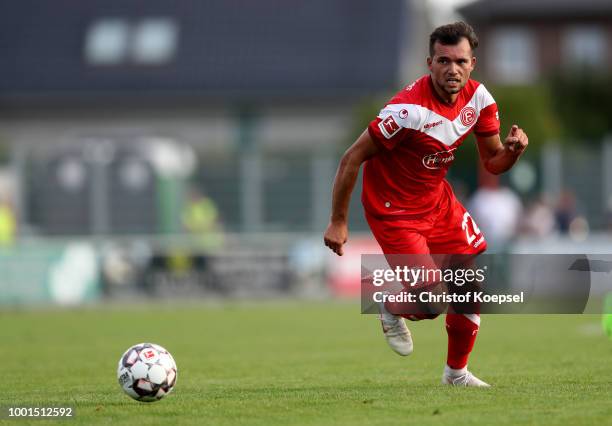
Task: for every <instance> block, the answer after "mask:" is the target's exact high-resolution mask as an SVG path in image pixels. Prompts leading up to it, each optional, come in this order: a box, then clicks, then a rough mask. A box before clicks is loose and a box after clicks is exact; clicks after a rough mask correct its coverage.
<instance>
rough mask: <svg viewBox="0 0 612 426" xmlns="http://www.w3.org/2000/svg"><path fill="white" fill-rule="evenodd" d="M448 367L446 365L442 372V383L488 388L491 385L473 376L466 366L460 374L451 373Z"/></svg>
mask: <svg viewBox="0 0 612 426" xmlns="http://www.w3.org/2000/svg"><path fill="white" fill-rule="evenodd" d="M449 370H450V368H448V367H446V368H445V369H444V374H442V384H443V385H449V386H470V387H478V388H490V387H491V385H490V384H488V383H486V382H483V381H482V380H480V379H479V378H478V377H476V376H474V375H473V374H472V373H470V372H469V371H468V370H467V368H465V369H464V371H463V372H461V373H460V374H456V373H455V374H453V373H451V372H450V371H449Z"/></svg>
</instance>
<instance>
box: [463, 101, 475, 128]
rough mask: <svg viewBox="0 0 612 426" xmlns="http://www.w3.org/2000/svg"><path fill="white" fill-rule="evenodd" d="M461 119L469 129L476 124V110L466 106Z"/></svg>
mask: <svg viewBox="0 0 612 426" xmlns="http://www.w3.org/2000/svg"><path fill="white" fill-rule="evenodd" d="M460 118H461V123H462V124H463V125H464V126H466V127H469V126H471V125H472V124H474V121H476V110H475V109H474V108H472V107H469V106H466V107H465V108H463V109H462V110H461V113H460Z"/></svg>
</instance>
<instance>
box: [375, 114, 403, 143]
mask: <svg viewBox="0 0 612 426" xmlns="http://www.w3.org/2000/svg"><path fill="white" fill-rule="evenodd" d="M378 128H379V129H380V131H381V132H382V134H383V136H384V137H385V138H387V139H391V138H392V137H393V135H395V134H396V133H397V132H399V131H400V129H401V127H400V125H399V124H397V122H396V121H395V119H394V118H393V116H392V115H390V116H388V117H387V118H385V119H384V120H383V121H381V122H380V123H378Z"/></svg>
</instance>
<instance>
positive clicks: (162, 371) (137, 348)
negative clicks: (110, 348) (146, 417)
mask: <svg viewBox="0 0 612 426" xmlns="http://www.w3.org/2000/svg"><path fill="white" fill-rule="evenodd" d="M177 374H178V370H177V368H176V363H175V362H174V358H172V355H170V352H168V351H167V350H166V349H164V348H163V347H161V346H159V345H156V344H154V343H139V344H137V345H134V346H132V347H131V348H129V349H128V350H127V351H125V352H124V353H123V355H121V358H120V359H119V364H118V365H117V380H118V381H119V386H121V389H123V391H124V392H125V393H127V394H128V395H129V396H131V397H132V398H134V399H136V400H138V401H143V402H152V401H159V400H160V399H162V398H163V397H164V396H166V395H167V394H169V393H170V392H172V389H173V388H174V385H175V384H176V377H177Z"/></svg>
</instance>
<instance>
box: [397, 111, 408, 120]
mask: <svg viewBox="0 0 612 426" xmlns="http://www.w3.org/2000/svg"><path fill="white" fill-rule="evenodd" d="M398 115H399V118H401V119H402V120H403V119H404V118H406V117H408V110H407V109H402V110H400V112H399V114H398Z"/></svg>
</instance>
